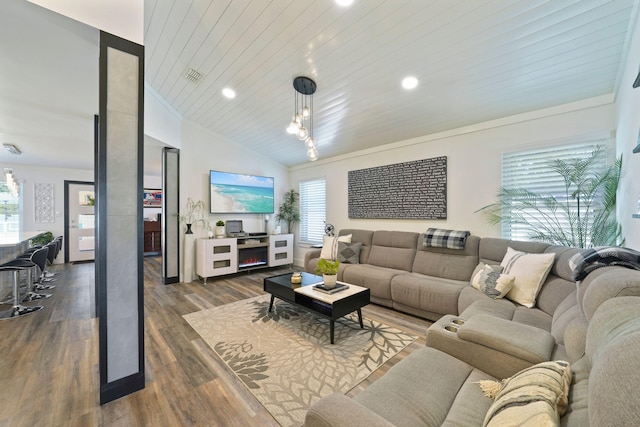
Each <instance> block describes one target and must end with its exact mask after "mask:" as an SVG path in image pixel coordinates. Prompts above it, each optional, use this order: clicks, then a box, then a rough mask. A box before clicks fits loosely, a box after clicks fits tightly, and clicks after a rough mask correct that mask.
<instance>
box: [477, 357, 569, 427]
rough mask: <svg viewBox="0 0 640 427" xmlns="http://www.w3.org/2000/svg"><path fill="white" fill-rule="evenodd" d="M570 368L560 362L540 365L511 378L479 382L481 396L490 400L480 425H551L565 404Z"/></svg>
mask: <svg viewBox="0 0 640 427" xmlns="http://www.w3.org/2000/svg"><path fill="white" fill-rule="evenodd" d="M570 385H571V366H570V365H569V363H568V362H565V361H563V360H559V361H555V362H553V361H552V362H542V363H539V364H537V365H534V366H531V367H529V368H526V369H523V370H522V371H520V372H518V373H517V374H515V375H514V376H513V377H511V378H507V379H505V380H502V383H499V382H496V381H480V388H481V389H482V391H483V392H484V393H485V396H487V397H491V398H494V396H495V401H494V402H493V404H492V405H491V406H490V407H489V410H488V411H487V415H486V416H485V419H484V426H489V427H493V426H507V425H509V426H511V425H517V426H531V427H533V426H536V427H537V426H555V425H559V424H560V417H561V416H562V415H563V414H564V413H565V411H566V409H567V404H568V395H569V386H570Z"/></svg>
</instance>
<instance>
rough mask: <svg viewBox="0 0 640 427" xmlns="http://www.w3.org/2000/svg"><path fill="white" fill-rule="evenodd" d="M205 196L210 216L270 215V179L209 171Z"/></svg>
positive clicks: (271, 202)
mask: <svg viewBox="0 0 640 427" xmlns="http://www.w3.org/2000/svg"><path fill="white" fill-rule="evenodd" d="M209 193H210V195H211V197H210V201H211V203H210V207H211V209H210V211H211V213H217V214H231V213H233V214H236V213H254V214H270V213H273V177H268V176H256V175H245V174H240V173H229V172H220V171H214V170H212V171H210V172H209Z"/></svg>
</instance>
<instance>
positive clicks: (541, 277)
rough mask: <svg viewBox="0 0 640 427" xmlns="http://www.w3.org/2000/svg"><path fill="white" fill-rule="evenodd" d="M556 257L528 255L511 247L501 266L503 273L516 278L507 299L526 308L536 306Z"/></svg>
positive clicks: (550, 255) (552, 255)
mask: <svg viewBox="0 0 640 427" xmlns="http://www.w3.org/2000/svg"><path fill="white" fill-rule="evenodd" d="M554 259H555V255H554V254H552V253H550V254H528V253H525V252H520V251H516V250H515V249H513V248H511V247H509V248H507V253H506V254H505V256H504V258H503V259H502V262H501V263H500V266H502V273H503V274H508V275H510V276H513V277H514V281H513V287H512V288H511V290H510V291H509V293H508V294H507V298H508V299H510V300H511V301H513V302H517V303H518V304H522V305H524V306H525V307H529V308H531V307H533V306H535V305H536V298H537V297H538V292H540V288H542V284H543V283H544V281H545V280H546V278H547V275H548V274H549V271H551V267H552V266H553V260H554Z"/></svg>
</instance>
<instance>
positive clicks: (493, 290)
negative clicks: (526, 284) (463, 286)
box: [471, 262, 514, 299]
mask: <svg viewBox="0 0 640 427" xmlns="http://www.w3.org/2000/svg"><path fill="white" fill-rule="evenodd" d="M501 271H502V267H500V266H499V265H488V264H485V263H483V262H481V263H480V264H478V266H477V267H476V269H475V270H474V271H473V274H472V275H471V286H473V287H474V288H476V289H477V290H479V291H481V292H483V293H484V294H485V295H487V296H489V297H491V298H492V299H498V298H502V297H504V296H505V295H506V294H507V292H509V291H510V290H511V288H512V287H513V281H514V277H513V276H510V275H508V274H500V272H501Z"/></svg>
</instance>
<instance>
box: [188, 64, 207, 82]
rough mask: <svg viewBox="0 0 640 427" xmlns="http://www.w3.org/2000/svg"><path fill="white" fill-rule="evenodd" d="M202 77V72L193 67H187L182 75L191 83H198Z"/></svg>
mask: <svg viewBox="0 0 640 427" xmlns="http://www.w3.org/2000/svg"><path fill="white" fill-rule="evenodd" d="M202 77H203V76H202V73H199V72H198V71H196V70H194V69H193V68H189V69H188V70H187V72H186V73H185V75H184V78H185V79H187V80H189V81H190V82H192V83H198V82H199V81H200V79H201V78H202Z"/></svg>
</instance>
